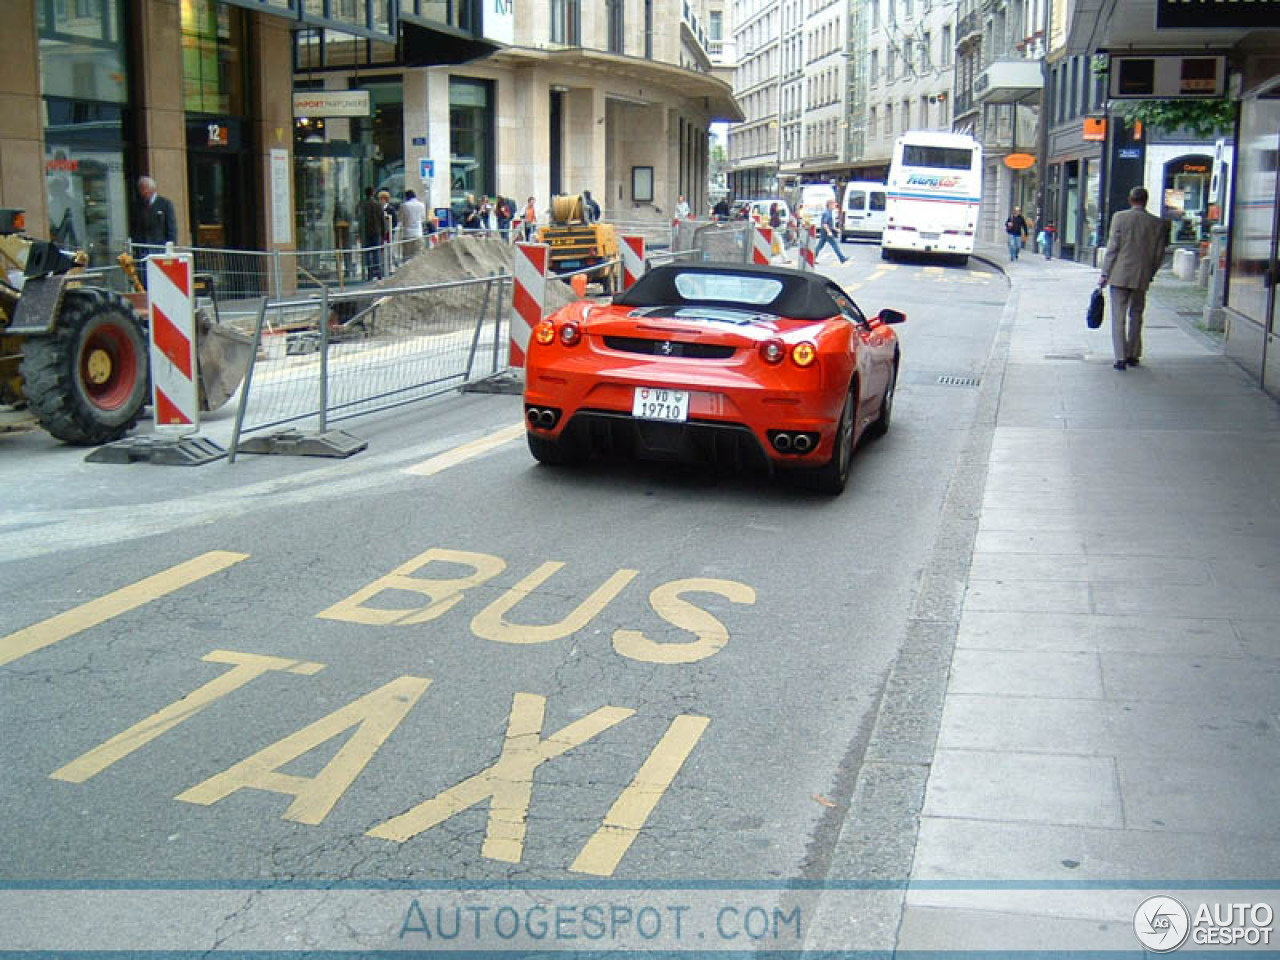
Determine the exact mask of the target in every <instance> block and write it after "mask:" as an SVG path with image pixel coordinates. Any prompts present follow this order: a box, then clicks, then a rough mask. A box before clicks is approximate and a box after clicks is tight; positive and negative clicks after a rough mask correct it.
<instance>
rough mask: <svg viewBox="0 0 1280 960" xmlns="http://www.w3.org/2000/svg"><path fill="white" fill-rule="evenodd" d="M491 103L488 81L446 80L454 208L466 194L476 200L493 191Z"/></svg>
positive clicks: (494, 186) (490, 86)
mask: <svg viewBox="0 0 1280 960" xmlns="http://www.w3.org/2000/svg"><path fill="white" fill-rule="evenodd" d="M493 104H494V94H493V82H492V81H489V80H473V79H470V78H466V77H450V78H449V151H450V158H449V167H450V171H449V175H450V185H449V199H450V203H451V204H452V205H453V207H454V208H455V209H459V208H461V207H462V206H463V205H464V204H465V203H466V199H467V194H474V195H475V198H476V200H477V201H478V200H479V199H480V197H481V195H486V196H493V195H494V193H495V192H496V189H497V188H496V185H495V184H494V162H493V142H494V117H493ZM517 192H518V191H517Z"/></svg>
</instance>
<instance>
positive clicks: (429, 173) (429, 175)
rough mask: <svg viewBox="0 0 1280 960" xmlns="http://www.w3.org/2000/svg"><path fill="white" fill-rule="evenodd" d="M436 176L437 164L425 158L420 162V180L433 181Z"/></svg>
mask: <svg viewBox="0 0 1280 960" xmlns="http://www.w3.org/2000/svg"><path fill="white" fill-rule="evenodd" d="M435 175H436V162H435V161H434V160H428V159H426V158H425V157H423V158H420V159H419V160H418V179H419V180H431V179H433V178H434V177H435Z"/></svg>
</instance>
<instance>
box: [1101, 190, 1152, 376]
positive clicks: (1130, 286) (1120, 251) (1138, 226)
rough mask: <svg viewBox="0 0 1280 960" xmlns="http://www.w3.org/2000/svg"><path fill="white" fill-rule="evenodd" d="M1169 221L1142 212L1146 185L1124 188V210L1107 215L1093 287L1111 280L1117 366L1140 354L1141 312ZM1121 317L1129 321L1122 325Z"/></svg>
mask: <svg viewBox="0 0 1280 960" xmlns="http://www.w3.org/2000/svg"><path fill="white" fill-rule="evenodd" d="M1168 242H1169V224H1168V223H1167V222H1165V221H1164V220H1162V219H1160V218H1159V217H1156V216H1152V215H1151V214H1149V213H1147V191H1146V188H1145V187H1134V188H1133V189H1132V190H1130V191H1129V209H1128V210H1121V211H1120V212H1119V213H1117V214H1116V215H1115V216H1114V217H1112V218H1111V233H1110V235H1109V236H1108V237H1107V256H1106V259H1105V260H1103V262H1102V277H1101V278H1100V279H1099V280H1098V286H1100V287H1103V286H1106V285H1107V284H1108V283H1110V284H1111V347H1112V350H1113V352H1114V354H1115V363H1114V364H1113V366H1114V367H1115V368H1116V369H1117V370H1124V369H1125V368H1127V367H1136V366H1137V365H1138V361H1139V360H1140V359H1141V358H1142V311H1143V309H1144V308H1145V307H1146V305H1147V287H1149V286H1151V278H1152V277H1154V276H1155V274H1156V271H1157V270H1159V269H1160V265H1161V264H1162V263H1163V262H1164V248H1165V245H1166V244H1167V243H1168ZM1126 320H1127V321H1128V322H1127V324H1126Z"/></svg>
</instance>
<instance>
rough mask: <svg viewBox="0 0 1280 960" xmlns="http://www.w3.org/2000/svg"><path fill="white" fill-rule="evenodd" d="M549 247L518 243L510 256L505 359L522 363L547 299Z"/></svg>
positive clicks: (517, 364)
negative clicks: (508, 344)
mask: <svg viewBox="0 0 1280 960" xmlns="http://www.w3.org/2000/svg"><path fill="white" fill-rule="evenodd" d="M550 262H551V248H550V247H549V246H547V245H546V244H545V243H517V244H516V245H515V253H514V254H513V255H512V257H511V275H512V278H513V280H514V282H515V289H514V290H513V291H512V296H511V349H510V356H509V358H508V362H509V363H510V364H511V366H513V367H523V366H524V358H525V354H526V353H527V352H528V350H529V337H530V335H531V334H532V333H533V328H534V327H535V326H537V324H538V321H539V320H541V319H542V311H543V305H544V304H545V303H546V302H547V301H546V296H547V266H548V264H549V263H550Z"/></svg>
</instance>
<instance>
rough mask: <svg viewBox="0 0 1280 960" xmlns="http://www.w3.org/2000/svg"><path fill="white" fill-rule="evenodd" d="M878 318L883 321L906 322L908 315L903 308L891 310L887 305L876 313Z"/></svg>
mask: <svg viewBox="0 0 1280 960" xmlns="http://www.w3.org/2000/svg"><path fill="white" fill-rule="evenodd" d="M876 319H877V320H879V321H880V322H881V323H906V322H907V315H906V314H905V313H903V312H902V311H901V310H890V309H889V308H888V307H885V308H884V309H883V310H881V311H880V312H879V313H878V314H876Z"/></svg>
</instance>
